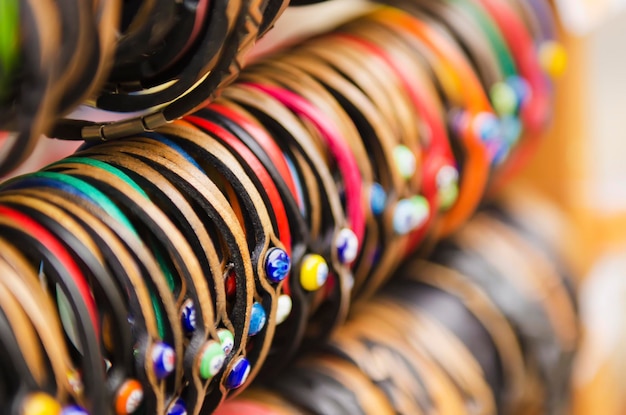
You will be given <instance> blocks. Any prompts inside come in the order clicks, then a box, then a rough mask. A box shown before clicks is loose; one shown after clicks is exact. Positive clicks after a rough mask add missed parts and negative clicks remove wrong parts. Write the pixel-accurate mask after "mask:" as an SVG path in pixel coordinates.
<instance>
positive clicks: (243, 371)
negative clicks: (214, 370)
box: [225, 356, 250, 389]
mask: <svg viewBox="0 0 626 415" xmlns="http://www.w3.org/2000/svg"><path fill="white" fill-rule="evenodd" d="M248 375H250V362H249V361H248V359H246V358H245V357H243V356H241V357H240V358H238V359H237V360H236V361H235V363H234V364H233V366H232V369H231V370H230V373H229V374H228V376H227V377H226V382H225V386H226V387H227V388H229V389H237V388H239V387H240V386H241V385H243V384H244V383H246V380H247V379H248Z"/></svg>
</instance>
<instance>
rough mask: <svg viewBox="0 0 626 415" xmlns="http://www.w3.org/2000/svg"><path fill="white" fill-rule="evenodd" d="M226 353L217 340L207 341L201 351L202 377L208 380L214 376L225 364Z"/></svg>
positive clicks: (200, 370)
mask: <svg viewBox="0 0 626 415" xmlns="http://www.w3.org/2000/svg"><path fill="white" fill-rule="evenodd" d="M225 360H226V355H225V354H224V350H223V349H222V345H221V344H220V343H218V342H216V341H215V340H210V341H208V342H206V344H205V345H204V347H203V348H202V351H201V352H200V360H199V364H198V366H199V372H200V377H201V378H202V379H205V380H208V379H211V378H213V376H215V375H216V374H217V373H218V372H219V371H220V370H222V366H224V361H225Z"/></svg>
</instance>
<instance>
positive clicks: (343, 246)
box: [335, 228, 359, 264]
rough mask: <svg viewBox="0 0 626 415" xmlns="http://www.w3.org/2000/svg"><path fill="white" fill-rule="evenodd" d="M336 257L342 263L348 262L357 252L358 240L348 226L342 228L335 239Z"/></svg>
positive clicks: (354, 257) (352, 259)
mask: <svg viewBox="0 0 626 415" xmlns="http://www.w3.org/2000/svg"><path fill="white" fill-rule="evenodd" d="M335 245H336V246H337V257H338V258H339V262H341V263H342V264H350V263H351V262H352V261H354V260H355V259H356V256H357V254H358V253H359V240H358V239H357V237H356V234H355V233H354V232H353V231H352V229H350V228H343V229H341V230H340V231H339V234H338V235H337V238H336V239H335Z"/></svg>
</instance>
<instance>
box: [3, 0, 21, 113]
mask: <svg viewBox="0 0 626 415" xmlns="http://www.w3.org/2000/svg"><path fill="white" fill-rule="evenodd" d="M19 3H20V2H19V0H0V103H2V101H3V100H5V99H6V98H7V97H8V96H9V95H10V89H11V88H10V86H11V82H12V80H13V75H14V74H15V70H16V67H17V63H18V57H19V43H20V42H19V37H20V30H19V29H20V10H19Z"/></svg>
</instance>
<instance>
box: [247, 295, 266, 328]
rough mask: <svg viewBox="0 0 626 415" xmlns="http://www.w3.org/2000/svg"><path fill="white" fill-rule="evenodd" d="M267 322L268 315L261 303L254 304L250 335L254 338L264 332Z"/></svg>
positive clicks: (251, 314)
mask: <svg viewBox="0 0 626 415" xmlns="http://www.w3.org/2000/svg"><path fill="white" fill-rule="evenodd" d="M266 320H267V314H266V313H265V309H264V308H263V306H262V305H261V304H260V303H254V304H252V312H251V313H250V330H249V332H248V335H249V336H254V335H256V334H258V333H259V332H260V331H261V330H263V327H265V322H266Z"/></svg>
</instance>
